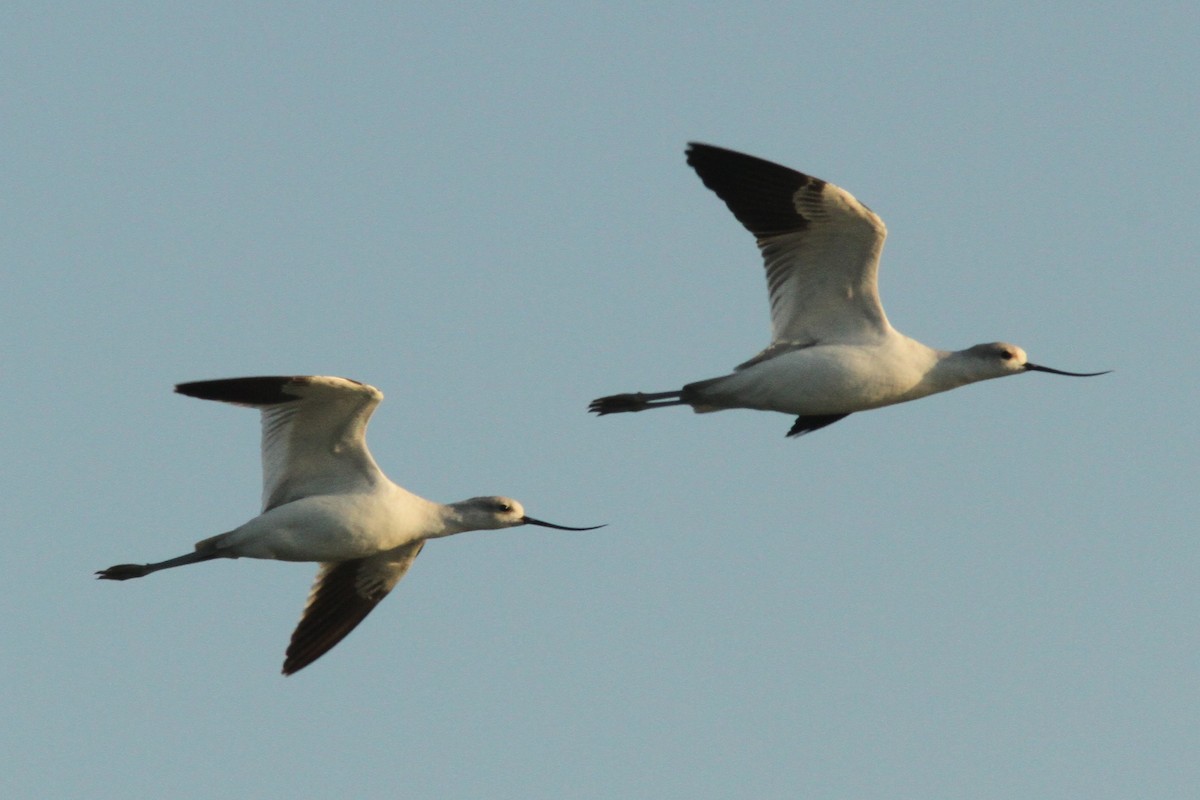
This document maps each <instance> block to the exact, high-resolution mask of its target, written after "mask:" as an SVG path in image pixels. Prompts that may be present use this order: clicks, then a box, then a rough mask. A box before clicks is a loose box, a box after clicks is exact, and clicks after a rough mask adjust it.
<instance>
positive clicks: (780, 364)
mask: <svg viewBox="0 0 1200 800" xmlns="http://www.w3.org/2000/svg"><path fill="white" fill-rule="evenodd" d="M687 162H688V164H690V165H691V166H692V168H693V169H695V170H696V173H697V174H698V175H699V176H700V180H702V181H703V182H704V185H705V186H707V187H708V188H709V189H711V190H712V191H714V192H716V194H717V196H718V197H720V198H721V199H722V200H724V201H725V204H726V205H727V206H728V207H729V210H730V211H732V212H733V215H734V216H735V217H737V220H738V222H741V223H742V225H744V226H745V227H746V229H747V230H749V231H750V232H751V233H752V234H754V237H755V239H756V240H757V242H758V248H759V250H760V251H761V254H762V258H763V261H764V262H765V265H766V271H767V290H768V294H769V297H770V307H771V343H770V344H769V345H768V346H767V348H766V349H764V350H763V351H762V352H760V353H759V354H758V355H756V356H754V357H753V358H751V359H750V360H749V361H746V362H745V363H743V364H740V365H738V366H737V367H736V368H734V371H733V372H731V373H729V374H728V375H722V376H720V377H716V378H709V379H707V380H701V381H696V382H694V383H689V384H687V385H685V386H684V387H683V388H682V389H678V390H676V391H672V392H650V393H647V392H632V393H625V394H614V395H610V396H608V397H601V398H598V399H596V400H593V401H592V403H591V405H590V406H589V408H588V410H589V411H592V412H594V413H596V414H599V415H601V416H603V415H605V414H620V413H626V412H632V411H646V410H648V409H653V408H665V407H668V406H680V405H687V406H691V407H692V409H693V410H694V411H696V412H697V413H704V412H709V411H720V410H723V409H728V408H752V409H760V410H763V411H780V412H783V413H785V414H795V415H797V416H796V421H795V423H794V424H793V425H792V427H791V430H789V431H788V436H800V435H802V434H805V433H810V432H812V431H815V430H817V429H819V428H824V427H825V426H826V425H832V424H833V423H835V422H837V421H838V420H840V419H844V418H845V417H847V416H849V415H850V414H853V413H854V412H856V411H866V410H868V409H872V408H880V407H882V406H888V405H892V404H894V403H904V402H907V401H909V400H916V399H918V398H921V397H925V396H927V395H931V394H934V393H936V392H944V391H947V390H949V389H955V388H957V387H959V386H965V385H966V384H968V383H974V382H976V381H982V380H987V379H989V378H1000V377H1003V376H1005V375H1019V374H1022V373H1025V372H1049V373H1053V374H1055V375H1070V376H1073V377H1092V376H1094V375H1103V374H1105V373H1104V372H1083V373H1081V372H1064V371H1062V370H1058V369H1051V368H1050V367H1043V366H1041V365H1038V364H1034V363H1031V362H1030V361H1029V360H1028V359H1027V358H1026V356H1025V351H1024V350H1022V349H1021V348H1020V347H1017V346H1016V345H1012V344H1006V343H1004V342H992V343H989V344H977V345H975V346H974V347H969V348H967V349H966V350H957V351H947V350H935V349H934V348H932V347H928V346H926V345H924V344H922V343H920V342H918V341H916V340H915V339H910V338H909V337H907V336H905V335H904V334H902V333H900V332H899V331H897V330H896V329H895V328H893V327H892V326H891V324H890V323H889V322H888V319H887V316H886V315H885V314H884V313H883V306H882V305H881V304H880V301H879V287H878V285H877V280H876V279H877V275H878V271H879V254H880V252H881V251H882V250H883V240H884V238H885V237H886V236H887V228H885V227H884V224H883V220H881V219H880V218H879V217H878V216H876V215H875V213H874V212H873V211H871V209H869V208H867V207H866V206H865V205H863V204H862V203H860V202H858V200H856V199H855V198H854V196H853V195H851V194H850V193H849V192H847V191H845V190H844V189H840V188H838V187H837V186H834V185H833V184H832V183H828V182H826V181H823V180H820V179H818V178H813V177H811V176H809V175H805V174H803V173H801V172H797V171H795V170H793V169H790V168H788V167H784V166H780V165H779V164H774V163H772V162H770V161H765V160H763V159H761V158H756V157H754V156H749V155H745V154H744V153H738V152H735V151H733V150H726V149H724V148H721V147H714V146H712V145H707V144H696V143H692V144H690V145H689V146H688V150H687Z"/></svg>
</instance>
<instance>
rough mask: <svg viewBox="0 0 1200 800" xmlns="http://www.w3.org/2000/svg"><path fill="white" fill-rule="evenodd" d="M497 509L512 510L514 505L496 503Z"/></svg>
mask: <svg viewBox="0 0 1200 800" xmlns="http://www.w3.org/2000/svg"><path fill="white" fill-rule="evenodd" d="M496 510H497V511H512V506H511V505H509V504H508V503H496Z"/></svg>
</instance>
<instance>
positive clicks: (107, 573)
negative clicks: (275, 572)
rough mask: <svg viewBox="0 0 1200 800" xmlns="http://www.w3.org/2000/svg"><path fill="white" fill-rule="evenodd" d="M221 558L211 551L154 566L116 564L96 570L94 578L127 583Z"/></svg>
mask: <svg viewBox="0 0 1200 800" xmlns="http://www.w3.org/2000/svg"><path fill="white" fill-rule="evenodd" d="M222 557H223V556H222V554H221V553H217V552H213V551H211V550H210V551H208V552H203V553H202V552H199V551H197V552H194V553H188V554H187V555H182V556H179V557H178V558H168V559H167V560H166V561H159V562H157V563H155V564H116V565H115V566H111V567H109V568H108V569H102V570H98V571H97V572H96V576H97V577H99V578H102V579H104V580H109V581H127V580H129V579H130V578H141V577H144V576H146V575H149V574H150V573H151V572H158V571H159V570H160V569H170V568H171V567H182V566H184V565H185V564H198V563H200V562H201V561H208V560H210V559H214V558H222Z"/></svg>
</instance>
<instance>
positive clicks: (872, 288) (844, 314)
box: [687, 142, 891, 360]
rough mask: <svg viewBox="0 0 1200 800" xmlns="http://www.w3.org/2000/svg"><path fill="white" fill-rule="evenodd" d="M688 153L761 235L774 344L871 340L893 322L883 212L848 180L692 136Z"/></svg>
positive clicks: (707, 183)
mask: <svg viewBox="0 0 1200 800" xmlns="http://www.w3.org/2000/svg"><path fill="white" fill-rule="evenodd" d="M687 162H688V164H690V165H691V166H692V168H693V169H695V170H696V173H697V174H698V175H699V176H700V180H702V181H704V185H705V186H707V187H708V188H709V189H712V190H713V191H714V192H716V194H717V196H718V197H720V198H721V199H722V200H724V201H725V204H726V205H727V206H729V210H730V211H732V212H733V215H734V216H735V217H737V219H738V221H739V222H741V223H742V225H744V226H745V227H746V229H747V230H749V231H750V232H751V233H753V234H754V236H755V238H756V239H757V240H758V247H759V249H760V250H761V251H762V255H763V260H764V261H765V262H766V268H767V289H768V292H769V296H770V301H771V347H769V348H768V350H767V351H766V352H764V353H763V354H760V356H759V357H758V358H757V359H755V360H761V359H762V358H764V357H769V356H770V355H773V354H774V353H775V352H778V351H781V350H785V349H791V348H794V347H806V346H809V345H813V344H817V343H819V342H832V341H864V340H868V341H869V340H872V339H875V338H877V337H879V336H882V335H884V334H886V333H887V332H888V331H889V330H890V329H891V326H890V325H889V324H888V321H887V317H886V316H885V315H884V313H883V306H882V305H881V304H880V302H879V291H878V288H877V286H876V275H877V273H878V269H879V254H880V252H881V251H882V250H883V240H884V238H886V236H887V228H886V227H884V224H883V220H881V219H880V218H879V217H877V216H876V215H875V213H874V212H872V211H871V209H869V208H867V207H866V206H864V205H863V204H862V203H860V202H858V200H856V199H854V196H853V195H851V194H850V193H849V192H847V191H845V190H844V189H839V188H838V187H837V186H834V185H833V184H832V183H826V182H825V181H823V180H820V179H818V178H813V177H811V176H809V175H805V174H804V173H801V172H797V171H796V170H794V169H789V168H788V167H784V166H780V165H779V164H774V163H772V162H770V161H765V160H763V159H761V158H755V157H754V156H748V155H745V154H743V153H737V152H734V151H733V150H725V149H724V148H720V147H713V146H712V145H707V144H697V143H694V142H693V143H692V144H690V145H688V151H687Z"/></svg>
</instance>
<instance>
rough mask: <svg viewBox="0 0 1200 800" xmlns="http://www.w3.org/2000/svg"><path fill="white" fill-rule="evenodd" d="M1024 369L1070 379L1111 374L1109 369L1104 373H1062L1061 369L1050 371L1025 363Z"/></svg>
mask: <svg viewBox="0 0 1200 800" xmlns="http://www.w3.org/2000/svg"><path fill="white" fill-rule="evenodd" d="M1025 369H1027V370H1031V371H1033V372H1049V373H1052V374H1054V375H1070V376H1071V377H1072V378H1094V377H1096V376H1097V375H1107V374H1108V373H1110V372H1112V370H1111V369H1106V370H1104V372H1063V371H1062V370H1061V369H1050V367H1043V366H1039V365H1038V364H1030V363H1029V362H1028V361H1027V362H1025Z"/></svg>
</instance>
